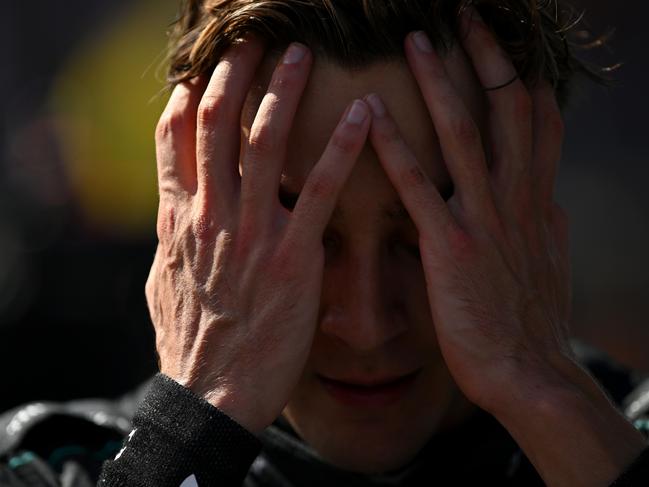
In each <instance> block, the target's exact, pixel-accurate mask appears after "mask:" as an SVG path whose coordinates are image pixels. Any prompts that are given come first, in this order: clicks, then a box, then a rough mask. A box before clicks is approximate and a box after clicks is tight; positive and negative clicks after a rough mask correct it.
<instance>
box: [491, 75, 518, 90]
mask: <svg viewBox="0 0 649 487" xmlns="http://www.w3.org/2000/svg"><path fill="white" fill-rule="evenodd" d="M517 79H518V73H516V74H515V75H514V77H513V78H512V79H510V80H509V81H507V82H506V83H503V84H502V85H498V86H492V87H491V88H482V90H483V91H494V90H499V89H501V88H505V87H506V86H509V85H511V84H512V83H513V82H514V81H516V80H517Z"/></svg>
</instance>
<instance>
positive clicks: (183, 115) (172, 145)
mask: <svg viewBox="0 0 649 487" xmlns="http://www.w3.org/2000/svg"><path fill="white" fill-rule="evenodd" d="M206 85H207V78H206V77H204V76H199V77H197V78H194V79H192V80H190V81H187V82H185V83H180V84H178V85H177V86H176V87H175V88H174V89H173V91H172V93H171V97H170V98H169V101H168V102H167V106H166V108H165V109H164V111H163V112H162V115H161V116H160V120H159V121H158V125H157V127H156V160H157V164H158V186H159V189H160V195H161V196H164V195H167V194H171V195H177V194H180V193H190V194H193V193H194V192H195V190H196V150H195V147H196V111H197V110H198V104H199V102H200V100H201V96H202V94H203V91H205V86H206Z"/></svg>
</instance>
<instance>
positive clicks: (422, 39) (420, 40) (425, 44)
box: [412, 30, 433, 53]
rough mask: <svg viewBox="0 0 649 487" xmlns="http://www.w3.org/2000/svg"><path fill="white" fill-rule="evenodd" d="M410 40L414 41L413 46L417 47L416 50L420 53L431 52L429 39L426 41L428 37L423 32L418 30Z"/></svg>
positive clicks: (431, 47)
mask: <svg viewBox="0 0 649 487" xmlns="http://www.w3.org/2000/svg"><path fill="white" fill-rule="evenodd" d="M412 38H413V39H414V41H415V45H416V46H417V49H419V50H420V51H421V52H424V53H430V52H433V45H432V44H431V43H430V39H428V36H427V35H426V33H425V32H424V31H422V30H420V31H417V32H415V33H414V34H413V36H412Z"/></svg>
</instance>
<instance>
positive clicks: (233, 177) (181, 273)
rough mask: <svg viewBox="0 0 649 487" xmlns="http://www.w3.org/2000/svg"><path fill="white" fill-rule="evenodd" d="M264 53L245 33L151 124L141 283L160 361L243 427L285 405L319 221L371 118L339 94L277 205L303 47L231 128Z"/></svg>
mask: <svg viewBox="0 0 649 487" xmlns="http://www.w3.org/2000/svg"><path fill="white" fill-rule="evenodd" d="M300 53H301V57H300ZM263 55H264V48H263V46H262V45H261V44H260V42H258V41H257V40H255V39H249V40H247V41H246V42H242V43H240V44H237V45H234V46H233V47H232V48H230V49H229V51H228V52H227V53H226V54H225V55H224V57H223V59H222V60H221V61H220V62H219V64H218V66H217V67H216V69H215V71H214V73H213V75H212V77H211V79H210V80H209V83H208V82H207V81H206V80H194V81H192V82H190V83H184V84H182V85H179V86H177V87H176V88H175V89H174V91H173V94H172V95H171V98H170V100H169V104H168V106H167V108H166V109H165V112H164V113H163V115H162V117H161V119H160V122H159V124H158V127H157V131H156V147H157V160H158V176H159V186H160V207H159V213H158V224H157V230H158V238H159V245H158V250H157V253H156V256H155V260H154V263H153V266H152V268H151V273H150V275H149V279H148V281H147V284H146V296H147V301H148V305H149V310H150V313H151V317H152V320H153V324H154V327H155V331H156V347H157V350H158V355H159V363H160V370H161V372H163V373H164V374H166V375H168V376H170V377H171V378H173V379H175V380H176V381H178V382H179V383H181V384H183V385H184V386H186V387H188V388H189V389H191V390H193V391H194V392H195V393H197V394H198V395H200V396H202V397H204V398H205V399H206V400H208V401H209V402H210V403H211V404H213V405H214V406H217V407H219V408H220V409H221V410H223V411H224V412H225V413H227V414H229V415H230V416H231V417H232V418H234V419H235V420H237V421H238V422H239V423H240V424H242V425H243V426H244V427H246V428H247V429H248V430H250V431H252V432H253V433H258V432H260V431H261V430H263V429H264V428H265V427H266V426H268V425H269V424H270V423H271V422H272V421H273V420H274V419H275V418H276V417H277V416H278V415H279V414H280V413H281V411H282V409H283V408H284V406H285V404H286V402H287V401H288V398H289V396H290V393H291V391H292V389H293V388H294V386H295V384H296V383H297V381H298V379H299V377H300V374H301V372H302V369H303V367H304V364H305V362H306V359H307V356H308V353H309V350H310V347H311V342H312V339H313V335H314V332H315V327H316V322H317V312H318V306H319V301H320V290H321V283H322V272H323V263H324V250H323V247H322V234H323V232H324V229H325V227H326V225H327V223H328V221H329V219H330V217H331V213H332V211H333V208H334V206H335V203H336V200H337V195H338V193H339V191H340V190H341V188H342V186H343V184H344V182H345V180H346V179H347V177H348V175H349V173H350V172H351V169H352V167H353V165H354V163H355V161H356V159H357V157H358V154H359V153H360V151H361V149H362V148H363V146H364V144H365V141H366V139H367V134H368V131H369V126H370V119H371V117H370V114H369V109H368V107H367V105H366V104H365V103H364V102H363V101H360V100H356V101H355V102H354V103H352V104H351V105H350V106H349V107H348V109H347V111H346V112H345V113H344V115H343V117H342V119H341V121H340V123H339V125H338V127H337V128H336V129H335V131H334V133H333V135H332V137H331V139H330V141H329V144H328V146H327V147H326V149H325V151H324V153H323V155H322V158H321V159H320V161H319V162H318V163H317V164H316V165H315V167H314V168H313V169H312V171H311V173H310V175H309V177H308V179H307V181H306V183H305V186H304V188H303V190H302V192H301V194H300V197H299V199H298V201H297V203H296V205H295V208H294V209H293V210H292V211H290V210H288V209H285V208H284V207H282V206H281V204H280V202H279V200H278V189H279V179H280V174H281V170H282V167H283V165H284V162H285V161H284V156H285V153H286V143H287V137H288V134H289V131H290V129H291V124H292V122H293V118H294V116H295V112H296V110H297V106H298V103H299V99H300V97H301V94H302V92H303V90H304V87H305V85H306V82H307V78H308V74H309V71H310V66H311V63H312V56H311V54H310V52H309V51H308V49H306V47H304V46H301V47H300V46H299V45H293V46H292V47H291V48H289V50H288V51H287V53H286V54H285V56H284V58H283V61H282V62H280V63H279V64H278V66H277V68H276V70H275V72H274V75H273V78H272V80H271V83H270V86H269V89H268V93H267V94H266V96H265V97H264V99H263V101H262V104H261V106H260V108H259V111H258V113H257V116H256V118H255V120H254V123H253V125H252V127H251V130H250V135H249V136H247V137H245V136H244V137H243V140H241V133H240V132H241V131H240V115H241V111H242V108H243V105H244V101H245V98H246V95H247V93H248V90H249V88H250V85H251V83H252V81H253V78H254V75H255V70H256V68H257V66H258V65H259V63H260V61H261V59H262V57H263ZM203 91H204V93H203ZM240 147H241V157H239V156H240ZM239 162H241V167H242V169H241V173H242V174H241V176H240V174H239Z"/></svg>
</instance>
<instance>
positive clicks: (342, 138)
mask: <svg viewBox="0 0 649 487" xmlns="http://www.w3.org/2000/svg"><path fill="white" fill-rule="evenodd" d="M331 145H332V146H333V148H334V149H336V151H337V152H340V153H343V154H350V153H352V152H354V149H355V148H356V140H355V138H354V137H353V135H352V134H350V133H347V132H344V131H341V130H338V131H336V132H335V133H334V134H333V136H332V137H331Z"/></svg>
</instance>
